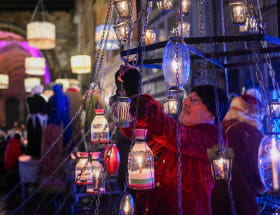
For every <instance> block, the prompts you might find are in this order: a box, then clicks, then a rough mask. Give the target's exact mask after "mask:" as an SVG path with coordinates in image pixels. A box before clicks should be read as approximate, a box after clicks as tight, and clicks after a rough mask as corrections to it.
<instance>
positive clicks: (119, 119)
mask: <svg viewBox="0 0 280 215" xmlns="http://www.w3.org/2000/svg"><path fill="white" fill-rule="evenodd" d="M130 103H131V99H130V98H128V97H118V98H117V101H116V102H115V103H114V104H113V105H112V107H111V113H112V117H113V120H114V121H115V124H116V126H117V127H122V128H127V127H129V125H130V122H131V121H132V116H131V114H130V112H129V108H130Z"/></svg>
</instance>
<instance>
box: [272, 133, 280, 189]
mask: <svg viewBox="0 0 280 215" xmlns="http://www.w3.org/2000/svg"><path fill="white" fill-rule="evenodd" d="M276 144H277V142H276V140H275V138H272V139H271V151H270V157H271V164H272V181H273V189H274V190H278V189H279V183H278V168H279V167H278V163H279V158H280V153H279V151H278V149H277V145H276Z"/></svg>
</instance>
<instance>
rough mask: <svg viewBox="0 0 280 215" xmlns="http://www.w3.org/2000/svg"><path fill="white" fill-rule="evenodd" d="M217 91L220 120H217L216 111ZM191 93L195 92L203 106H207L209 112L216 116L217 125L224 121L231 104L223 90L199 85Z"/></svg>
mask: <svg viewBox="0 0 280 215" xmlns="http://www.w3.org/2000/svg"><path fill="white" fill-rule="evenodd" d="M215 89H216V90H217V91H216V92H217V95H218V102H219V116H220V117H219V119H218V118H217V117H218V114H217V111H216V97H215ZM191 92H195V93H196V94H197V95H198V96H199V97H200V98H201V100H202V102H203V104H204V105H206V107H207V108H208V110H209V111H210V112H211V113H212V114H213V115H214V116H215V124H217V123H218V121H219V122H221V121H222V120H223V118H224V116H225V115H226V113H227V111H228V108H229V102H228V98H227V96H226V94H225V92H224V91H223V90H222V89H221V88H218V87H216V88H215V87H214V86H212V85H198V86H195V87H194V88H193V89H192V90H191Z"/></svg>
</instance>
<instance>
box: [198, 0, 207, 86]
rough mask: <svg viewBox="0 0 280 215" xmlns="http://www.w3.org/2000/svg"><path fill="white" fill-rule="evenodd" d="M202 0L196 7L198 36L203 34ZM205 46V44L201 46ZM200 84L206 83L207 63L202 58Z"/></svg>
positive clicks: (203, 15)
mask: <svg viewBox="0 0 280 215" xmlns="http://www.w3.org/2000/svg"><path fill="white" fill-rule="evenodd" d="M204 7H205V5H204V0H199V1H198V9H199V36H201V37H203V36H205V10H204ZM203 48H204V49H205V48H206V45H204V47H203ZM200 65H202V66H201V67H200V84H201V85H205V84H207V63H206V60H205V59H204V58H202V59H201V60H200Z"/></svg>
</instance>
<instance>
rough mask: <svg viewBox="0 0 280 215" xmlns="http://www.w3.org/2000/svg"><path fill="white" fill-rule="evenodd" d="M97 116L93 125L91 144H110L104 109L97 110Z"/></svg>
mask: <svg viewBox="0 0 280 215" xmlns="http://www.w3.org/2000/svg"><path fill="white" fill-rule="evenodd" d="M95 114H96V116H95V117H94V119H93V120H92V123H91V142H92V143H108V142H109V125H108V121H107V119H106V118H105V116H104V109H95Z"/></svg>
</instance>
